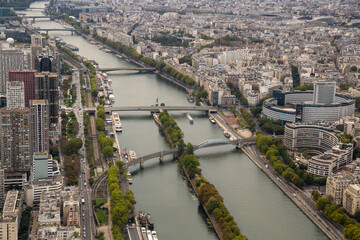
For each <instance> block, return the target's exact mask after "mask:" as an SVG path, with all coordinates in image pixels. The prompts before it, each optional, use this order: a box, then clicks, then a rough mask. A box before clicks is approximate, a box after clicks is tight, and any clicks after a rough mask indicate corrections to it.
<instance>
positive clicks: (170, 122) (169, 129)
mask: <svg viewBox="0 0 360 240" xmlns="http://www.w3.org/2000/svg"><path fill="white" fill-rule="evenodd" d="M159 119H160V121H161V124H162V126H163V127H164V131H165V132H166V133H167V134H168V135H169V137H170V139H171V141H172V142H173V144H174V146H176V145H178V144H179V141H180V140H181V139H182V138H183V137H184V133H183V132H182V131H181V129H180V128H179V126H178V125H177V123H176V122H175V120H174V118H173V117H172V116H170V115H169V113H168V112H166V111H165V112H162V113H160V114H159ZM174 146H173V147H174Z"/></svg>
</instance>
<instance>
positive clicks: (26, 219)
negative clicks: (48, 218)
mask: <svg viewBox="0 0 360 240" xmlns="http://www.w3.org/2000/svg"><path fill="white" fill-rule="evenodd" d="M31 210H32V208H31V207H29V206H28V207H26V208H25V210H24V211H23V212H22V214H21V222H20V226H19V232H18V236H19V237H18V239H19V240H27V239H28V238H29V233H28V232H29V226H30V220H31Z"/></svg>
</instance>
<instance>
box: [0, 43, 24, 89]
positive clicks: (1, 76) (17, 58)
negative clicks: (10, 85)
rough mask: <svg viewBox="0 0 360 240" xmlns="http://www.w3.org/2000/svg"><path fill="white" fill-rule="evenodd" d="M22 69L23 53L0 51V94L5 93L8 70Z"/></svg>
mask: <svg viewBox="0 0 360 240" xmlns="http://www.w3.org/2000/svg"><path fill="white" fill-rule="evenodd" d="M23 68H24V53H23V52H21V51H17V50H4V51H1V50H0V92H2V93H5V92H6V82H7V81H8V80H9V71H10V70H20V69H23Z"/></svg>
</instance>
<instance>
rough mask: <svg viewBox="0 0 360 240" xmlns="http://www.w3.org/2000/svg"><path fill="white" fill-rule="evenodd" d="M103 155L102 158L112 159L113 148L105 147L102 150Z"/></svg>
mask: <svg viewBox="0 0 360 240" xmlns="http://www.w3.org/2000/svg"><path fill="white" fill-rule="evenodd" d="M103 154H104V157H106V158H107V157H113V156H114V152H113V147H112V146H106V147H105V148H104V149H103Z"/></svg>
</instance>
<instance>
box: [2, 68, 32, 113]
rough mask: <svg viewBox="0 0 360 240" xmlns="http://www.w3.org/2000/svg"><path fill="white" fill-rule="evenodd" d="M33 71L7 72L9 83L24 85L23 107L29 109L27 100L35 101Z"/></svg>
mask: <svg viewBox="0 0 360 240" xmlns="http://www.w3.org/2000/svg"><path fill="white" fill-rule="evenodd" d="M35 73H36V71H35V70H19V71H9V81H10V82H13V81H20V82H23V83H24V92H25V107H29V100H31V99H35Z"/></svg>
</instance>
